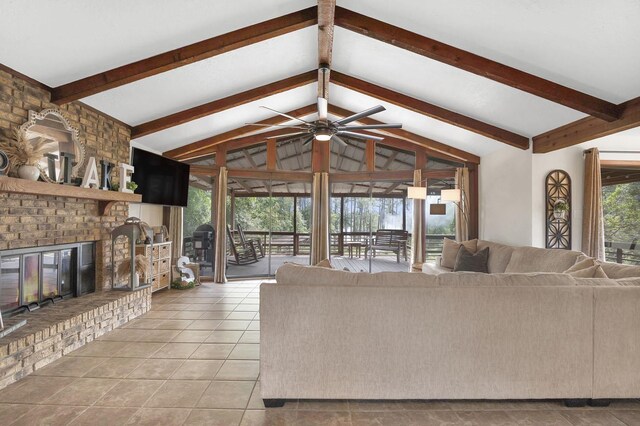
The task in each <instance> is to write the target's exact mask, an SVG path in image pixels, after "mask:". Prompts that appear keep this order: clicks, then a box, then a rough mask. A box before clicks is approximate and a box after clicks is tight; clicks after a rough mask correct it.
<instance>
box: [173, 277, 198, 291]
mask: <svg viewBox="0 0 640 426" xmlns="http://www.w3.org/2000/svg"><path fill="white" fill-rule="evenodd" d="M195 286H196V281H195V280H194V281H191V282H186V281H182V279H180V278H176V279H175V280H173V281H171V288H173V289H176V290H187V289H189V288H194V287H195Z"/></svg>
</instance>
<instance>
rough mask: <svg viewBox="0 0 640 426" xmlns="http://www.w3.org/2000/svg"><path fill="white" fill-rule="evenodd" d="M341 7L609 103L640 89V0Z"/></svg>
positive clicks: (411, 0) (398, 0) (401, 0)
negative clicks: (639, 75) (639, 23)
mask: <svg viewBox="0 0 640 426" xmlns="http://www.w3.org/2000/svg"><path fill="white" fill-rule="evenodd" d="M338 5H340V6H342V7H344V8H347V9H351V10H354V11H356V12H359V13H362V14H364V15H368V16H371V17H373V18H376V19H379V20H381V21H385V22H388V23H390V24H393V25H397V26H399V27H402V28H405V29H407V30H409V31H413V32H416V33H418V34H422V35H425V36H427V37H431V38H433V39H436V40H438V41H442V42H444V43H448V44H451V45H453V46H456V47H458V48H461V49H464V50H468V51H470V52H473V53H476V54H478V55H481V56H484V57H487V58H489V59H493V60H494V61H497V62H500V63H503V64H505V65H510V66H512V67H515V68H518V69H520V70H523V71H527V72H530V73H532V74H535V75H537V76H539V77H543V78H546V79H548V80H552V81H555V82H557V83H560V84H562V85H565V86H568V87H572V88H574V89H577V90H580V91H583V92H585V93H589V94H591V95H593V96H597V97H600V98H603V99H606V100H608V101H610V102H614V103H620V102H624V101H626V100H628V99H630V98H633V97H636V96H638V95H640V79H638V72H640V48H639V46H640V25H638V22H639V20H640V2H639V1H638V0H615V1H603V0H561V1H558V0H519V1H513V0H482V1H478V0H448V1H437V0H429V1H420V0H394V1H393V3H390V2H389V1H388V0H367V1H362V0H338Z"/></svg>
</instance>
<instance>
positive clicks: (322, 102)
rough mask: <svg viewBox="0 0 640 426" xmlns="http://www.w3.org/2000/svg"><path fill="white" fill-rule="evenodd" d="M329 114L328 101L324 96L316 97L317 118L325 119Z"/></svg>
mask: <svg viewBox="0 0 640 426" xmlns="http://www.w3.org/2000/svg"><path fill="white" fill-rule="evenodd" d="M328 115H329V103H328V102H327V100H326V99H325V98H318V118H319V119H320V120H323V121H324V120H327V117H328Z"/></svg>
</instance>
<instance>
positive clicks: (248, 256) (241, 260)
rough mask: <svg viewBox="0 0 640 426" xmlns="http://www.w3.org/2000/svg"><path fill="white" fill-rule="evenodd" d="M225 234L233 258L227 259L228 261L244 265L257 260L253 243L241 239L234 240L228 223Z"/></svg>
mask: <svg viewBox="0 0 640 426" xmlns="http://www.w3.org/2000/svg"><path fill="white" fill-rule="evenodd" d="M227 236H228V237H229V250H230V251H231V254H232V255H233V257H234V259H235V261H233V260H230V259H229V262H231V263H234V264H236V265H246V264H249V263H255V262H257V261H258V256H257V255H256V250H255V248H254V246H253V244H249V243H242V242H241V241H238V242H236V241H235V240H234V239H233V234H232V233H231V228H230V227H229V225H227Z"/></svg>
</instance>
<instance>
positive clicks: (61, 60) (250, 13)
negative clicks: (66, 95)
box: [0, 0, 316, 86]
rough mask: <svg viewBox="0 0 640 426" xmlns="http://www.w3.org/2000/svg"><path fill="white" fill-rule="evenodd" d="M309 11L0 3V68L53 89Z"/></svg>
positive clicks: (32, 0)
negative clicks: (270, 20) (10, 70)
mask: <svg viewBox="0 0 640 426" xmlns="http://www.w3.org/2000/svg"><path fill="white" fill-rule="evenodd" d="M314 4H316V2H315V1H314V0H277V1H264V0H233V1H211V0H188V1H184V0H135V1H131V0H104V1H87V0H56V1H51V0H29V1H28V2H25V1H24V0H2V4H1V6H0V40H2V42H1V43H0V62H1V63H3V64H5V65H7V66H9V67H11V68H13V69H15V70H18V71H20V72H21V73H23V74H26V75H28V76H29V77H32V78H35V79H36V80H38V81H40V82H42V83H44V84H47V85H49V86H58V85H61V84H64V83H68V82H70V81H74V80H77V79H79V78H83V77H87V76H89V75H93V74H97V73H99V72H101V71H106V70H108V69H111V68H114V67H117V66H120V65H126V64H128V63H131V62H133V61H137V60H140V59H144V58H147V57H149V56H153V55H156V54H159V53H163V52H166V51H168V50H172V49H176V48H178V47H182V46H186V45H188V44H191V43H195V42H197V41H200V40H204V39H207V38H210V37H214V36H217V35H220V34H224V33H227V32H229V31H233V30H236V29H239V28H242V27H246V26H248V25H252V24H256V23H258V22H262V21H265V20H267V19H272V18H276V17H278V16H281V15H285V14H287V13H291V12H294V11H296V10H300V9H304V8H306V7H310V6H313V5H314Z"/></svg>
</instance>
